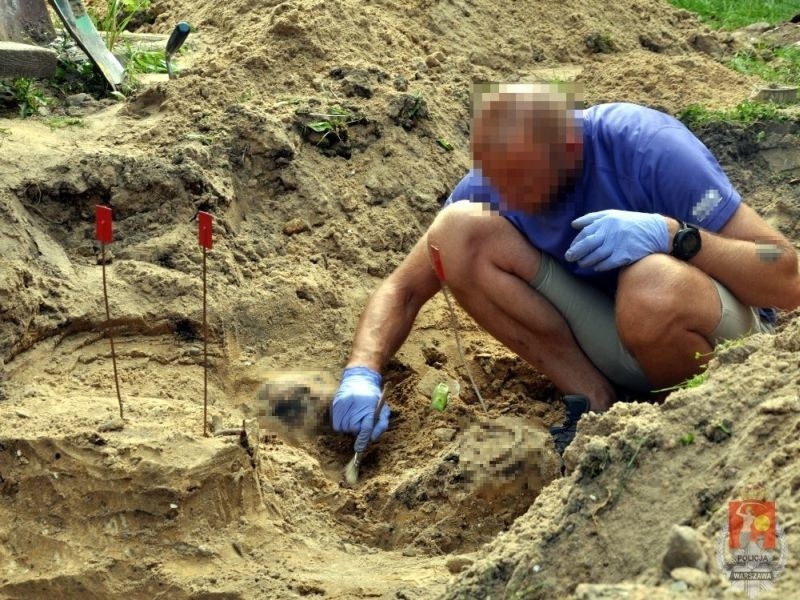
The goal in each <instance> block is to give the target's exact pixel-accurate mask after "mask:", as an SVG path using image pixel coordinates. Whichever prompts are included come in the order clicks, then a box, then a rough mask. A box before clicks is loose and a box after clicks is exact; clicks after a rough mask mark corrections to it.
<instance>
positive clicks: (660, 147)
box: [445, 103, 774, 320]
mask: <svg viewBox="0 0 800 600" xmlns="http://www.w3.org/2000/svg"><path fill="white" fill-rule="evenodd" d="M577 116H578V118H579V119H580V120H581V122H582V126H583V168H582V172H581V173H580V174H579V175H578V178H577V180H576V182H575V185H574V187H573V188H572V189H570V190H569V191H567V192H565V193H564V194H563V195H562V197H561V198H559V199H557V200H556V201H555V202H553V203H552V205H551V206H550V207H548V208H547V209H544V210H542V211H541V212H538V213H536V214H526V213H522V212H518V211H513V210H503V209H501V208H500V196H499V194H498V192H497V190H496V189H495V188H494V187H493V186H492V185H491V184H490V183H489V180H488V179H487V178H485V177H483V176H482V175H481V173H480V171H479V170H477V169H473V170H471V171H470V172H469V173H467V175H466V176H465V177H464V178H463V179H462V180H461V181H460V182H459V183H458V185H456V187H455V189H454V190H453V193H452V194H450V197H449V198H448V199H447V201H446V202H445V206H447V205H448V204H451V203H452V202H455V201H458V200H466V199H468V200H471V201H473V202H483V203H488V204H490V205H491V206H492V208H493V209H495V210H498V211H500V213H501V214H503V215H504V216H505V217H506V218H507V219H508V220H509V221H510V222H511V223H512V224H513V225H514V226H515V227H516V228H517V229H518V230H519V231H520V232H521V233H522V235H524V236H525V238H526V239H527V240H528V241H529V242H530V243H531V244H533V245H534V246H536V247H537V248H539V249H540V250H542V251H543V252H546V253H547V254H549V255H550V256H552V257H553V258H554V259H555V260H556V261H558V262H559V263H560V264H561V266H563V267H564V268H565V269H566V270H567V271H569V272H571V273H573V274H574V275H576V276H578V277H580V278H583V279H586V280H588V281H589V282H591V283H592V284H594V285H595V286H597V287H599V288H600V289H602V290H604V291H605V292H606V293H608V294H610V295H613V293H614V290H615V289H616V286H617V277H618V275H619V269H614V270H611V271H603V272H597V271H594V270H593V269H592V268H591V267H589V268H582V267H580V266H579V265H578V263H577V262H575V263H572V262H568V261H567V260H566V259H565V258H564V253H565V252H566V251H567V248H569V246H570V244H571V243H572V241H573V240H574V239H575V237H576V236H577V235H578V233H579V231H578V230H576V229H573V228H572V226H571V223H572V221H573V220H574V219H576V218H578V217H580V216H582V215H585V214H587V213H591V212H596V211H600V210H607V209H618V210H628V211H636V212H645V213H659V214H662V215H666V216H669V217H673V218H675V219H678V220H681V221H686V222H689V223H693V224H696V225H698V226H699V227H701V228H703V229H706V230H708V231H712V232H718V231H719V230H720V229H722V227H723V226H724V225H725V223H727V222H728V219H730V218H731V216H732V215H733V213H734V212H735V211H736V209H737V208H738V207H739V204H740V203H741V197H740V196H739V194H738V192H737V191H736V190H735V189H734V188H733V186H732V185H731V182H730V181H729V180H728V177H727V176H726V175H725V173H724V172H723V171H722V168H721V167H720V165H719V163H718V162H717V160H716V159H715V158H714V156H713V155H712V154H711V152H709V150H708V148H706V147H705V146H704V145H703V143H702V142H701V141H700V140H698V139H697V138H696V137H695V136H694V135H693V134H692V133H691V132H690V131H689V130H688V129H687V128H686V127H685V126H684V125H683V124H682V123H681V122H680V121H678V120H677V119H675V118H673V117H671V116H669V115H667V114H664V113H661V112H658V111H656V110H653V109H650V108H646V107H643V106H638V105H635V104H626V103H614V104H600V105H597V106H593V107H591V108H588V109H586V110H583V111H579V112H578V113H577ZM764 312H765V313H766V312H772V311H764ZM763 316H765V317H769V315H767V314H764V315H763ZM771 317H772V318H771V319H770V320H774V312H773V314H772V315H771Z"/></svg>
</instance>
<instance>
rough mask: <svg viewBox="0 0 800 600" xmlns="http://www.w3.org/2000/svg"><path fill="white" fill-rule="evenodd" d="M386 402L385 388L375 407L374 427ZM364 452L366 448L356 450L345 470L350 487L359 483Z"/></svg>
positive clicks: (345, 477) (345, 476)
mask: <svg viewBox="0 0 800 600" xmlns="http://www.w3.org/2000/svg"><path fill="white" fill-rule="evenodd" d="M385 402H386V388H385V387H384V388H383V392H381V397H380V398H379V399H378V403H377V404H376V405H375V417H374V419H373V421H372V427H375V425H377V424H378V418H379V417H380V414H381V409H382V408H383V405H384V404H385ZM356 444H358V440H356ZM364 452H366V447H365V448H364V450H358V449H356V450H355V454H353V458H351V459H350V462H349V463H347V466H346V467H345V469H344V480H345V481H346V482H347V484H348V485H355V484H356V483H357V482H358V468H359V466H360V465H361V458H362V457H363V456H364Z"/></svg>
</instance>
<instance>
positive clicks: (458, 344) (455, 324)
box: [442, 282, 489, 415]
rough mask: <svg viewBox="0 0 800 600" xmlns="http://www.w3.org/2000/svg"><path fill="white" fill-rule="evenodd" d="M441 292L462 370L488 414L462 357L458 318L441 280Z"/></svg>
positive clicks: (486, 411)
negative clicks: (447, 310)
mask: <svg viewBox="0 0 800 600" xmlns="http://www.w3.org/2000/svg"><path fill="white" fill-rule="evenodd" d="M442 292H443V293H444V299H445V301H446V302H447V308H449V309H450V319H451V321H452V325H453V333H454V334H455V337H456V348H458V355H459V356H460V357H461V364H462V365H464V370H465V371H466V372H467V377H469V382H470V383H471V384H472V389H473V390H475V394H476V395H477V396H478V400H480V403H481V406H482V407H483V412H485V413H486V414H487V415H488V414H489V411H488V410H487V409H486V403H485V402H484V401H483V396H481V391H480V390H479V389H478V386H477V384H476V383H475V380H474V379H473V378H472V372H471V371H470V370H469V365H467V360H466V358H464V350H463V349H462V348H461V336H459V335H458V319H457V318H456V311H455V309H454V308H453V303H452V302H450V294H449V293H448V292H447V286H446V285H445V283H444V282H442Z"/></svg>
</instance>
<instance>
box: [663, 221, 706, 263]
mask: <svg viewBox="0 0 800 600" xmlns="http://www.w3.org/2000/svg"><path fill="white" fill-rule="evenodd" d="M678 223H680V228H679V229H678V232H677V233H676V234H675V237H674V238H672V252H671V253H670V254H672V256H674V257H675V258H677V259H680V260H690V259H692V258H693V257H694V256H695V255H696V254H697V253H698V252H700V248H701V247H702V246H703V243H702V241H701V240H700V230H699V229H698V228H697V227H695V226H694V225H690V224H689V223H686V222H685V221H678Z"/></svg>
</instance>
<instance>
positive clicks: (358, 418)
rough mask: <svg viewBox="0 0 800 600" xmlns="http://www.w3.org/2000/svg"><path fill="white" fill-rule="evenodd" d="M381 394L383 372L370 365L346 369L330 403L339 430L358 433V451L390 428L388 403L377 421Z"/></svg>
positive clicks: (362, 449)
mask: <svg viewBox="0 0 800 600" xmlns="http://www.w3.org/2000/svg"><path fill="white" fill-rule="evenodd" d="M380 397H381V376H380V375H379V374H378V373H376V372H375V371H373V370H372V369H369V368H367V367H350V368H348V369H345V370H344V372H343V373H342V379H341V381H340V382H339V389H337V390H336V394H335V395H334V397H333V403H332V404H331V421H332V422H333V428H334V429H335V430H336V431H342V432H344V433H352V434H354V435H356V436H357V437H356V443H355V451H356V452H363V451H364V450H366V449H367V444H368V443H369V441H370V439H371V440H372V441H373V442H374V441H375V440H377V439H378V437H380V435H381V434H382V433H383V432H384V431H386V430H387V429H388V428H389V413H390V411H389V407H388V406H387V405H386V404H384V405H383V408H382V409H381V414H380V417H379V419H378V422H377V423H375V406H376V405H377V404H378V400H380ZM373 423H375V426H374V427H373Z"/></svg>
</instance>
